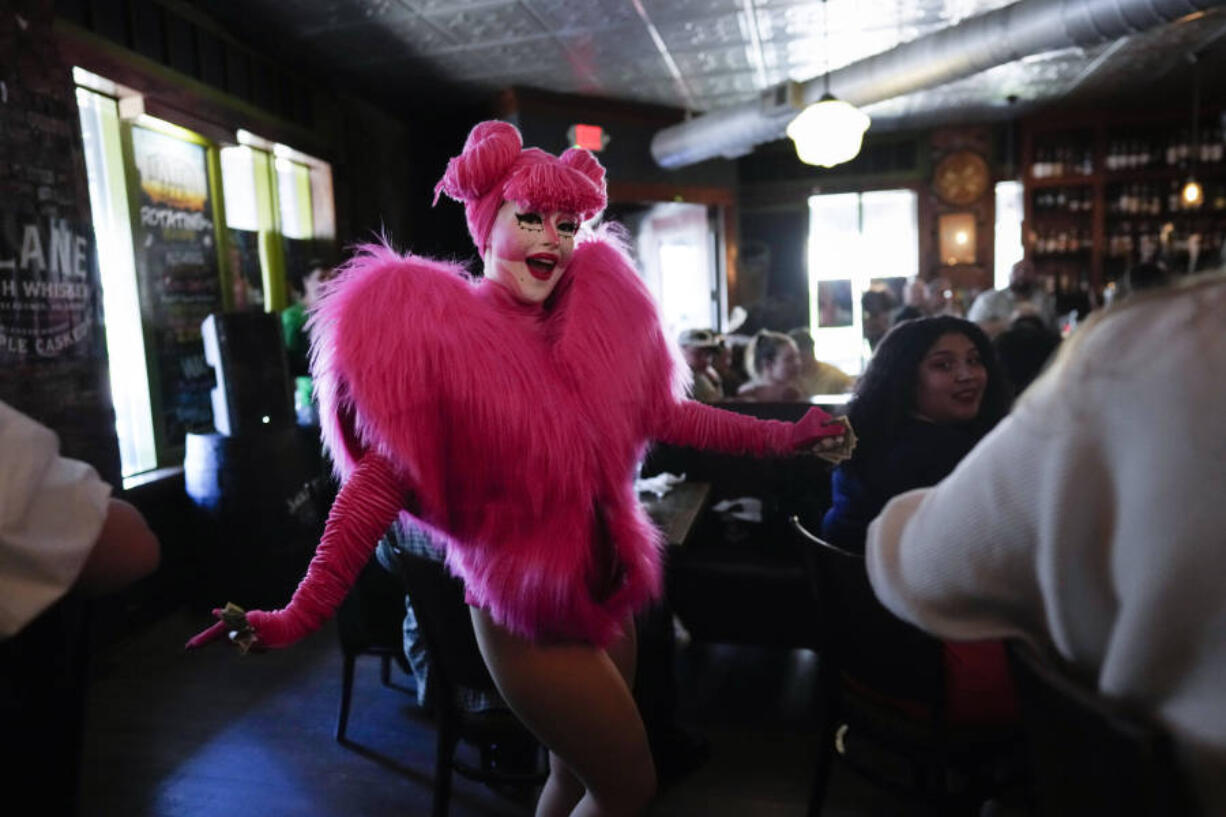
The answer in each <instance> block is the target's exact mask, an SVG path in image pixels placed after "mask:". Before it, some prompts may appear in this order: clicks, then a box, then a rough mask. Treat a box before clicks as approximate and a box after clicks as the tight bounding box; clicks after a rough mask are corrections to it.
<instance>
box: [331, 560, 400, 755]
mask: <svg viewBox="0 0 1226 817" xmlns="http://www.w3.org/2000/svg"><path fill="white" fill-rule="evenodd" d="M404 598H405V597H404V588H403V587H402V586H401V585H400V582H399V581H398V580H397V579H396V577H394V576H392V575H391V574H390V573H388V572H387V571H386V570H384V569H383V568H382V567H381V566H380V565H379V564H378V562H376V561H375V560H374V559H371V560H370V562H368V563H367V565H366V567H365V568H364V569H363V570H362V573H361V574H360V575H359V576H358V580H357V582H356V584H355V585H354V587H353V589H352V590H351V591H350V593H349V595H348V596H346V597H345V601H344V602H342V603H341V606H340V608H339V609H338V610H337V611H336V629H337V634H338V636H339V638H340V644H341V656H342V659H343V660H342V667H341V702H340V710H339V711H338V712H337V715H336V732H335V736H336V740H337V742H338V743H344V742H345V731H346V729H347V727H348V725H349V708H350V704H351V703H352V700H353V671H354V667H355V664H356V663H357V659H358V658H359V657H361V656H363V655H369V656H375V657H377V658H378V659H379V661H380V664H381V666H380V670H379V677H380V680H381V681H382V682H383V685H384V686H388V687H390V686H393V684H392V678H391V672H392V669H391V667H392V662H393V661H394V662H395V663H396V664H397V666H399V667H400V669H401V670H403V671H404V673H405V674H406V675H412V674H413V671H412V669H411V668H410V667H409V663H408V661H407V660H406V659H405V655H404V631H403V629H402V623H403V621H404V604H405V601H404Z"/></svg>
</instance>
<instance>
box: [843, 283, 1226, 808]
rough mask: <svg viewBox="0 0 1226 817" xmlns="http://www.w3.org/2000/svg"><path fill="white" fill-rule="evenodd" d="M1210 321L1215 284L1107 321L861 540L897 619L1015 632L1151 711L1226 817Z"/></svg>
mask: <svg viewBox="0 0 1226 817" xmlns="http://www.w3.org/2000/svg"><path fill="white" fill-rule="evenodd" d="M1224 316H1226V276H1224V275H1215V276H1211V277H1208V278H1204V279H1200V280H1196V281H1191V282H1188V284H1187V285H1186V286H1184V287H1180V288H1178V289H1173V290H1168V291H1163V292H1158V293H1155V294H1152V295H1146V296H1138V297H1137V299H1136V300H1135V301H1129V302H1127V303H1126V304H1121V305H1119V306H1117V307H1115V308H1112V309H1110V310H1108V311H1107V312H1106V313H1104V314H1103V315H1102V316H1101V317H1100V318H1096V319H1095V320H1094V321H1092V322H1091V323H1090V324H1087V325H1086V326H1085V327H1083V329H1082V330H1080V331H1078V332H1077V334H1076V335H1074V336H1073V338H1071V339H1070V340H1069V341H1068V342H1066V344H1065V346H1066V347H1067V348H1064V349H1062V350H1061V352H1060V354H1059V356H1058V357H1057V360H1056V361H1055V362H1054V364H1053V366H1052V367H1051V369H1050V370H1049V371H1048V372H1047V373H1045V374H1044V375H1043V376H1042V377H1040V378H1039V379H1038V380H1037V381H1035V383H1034V384H1033V385H1032V386H1031V388H1030V389H1029V390H1028V391H1027V393H1026V394H1025V396H1024V397H1023V398H1022V400H1021V401H1020V402H1019V404H1018V405H1017V407H1016V408H1015V409H1014V411H1013V413H1012V414H1011V415H1010V416H1009V417H1007V418H1006V419H1005V420H1004V421H1002V422H1001V423H1000V424H999V425H998V426H997V427H996V429H995V430H994V431H992V432H991V433H990V434H989V435H988V436H987V437H985V438H984V439H983V441H982V442H981V443H980V444H979V445H978V446H977V447H976V448H975V450H974V451H972V452H971V453H970V454H969V455H968V456H967V457H966V458H965V459H964V460H962V462H961V463H960V464H959V466H958V467H957V469H956V470H955V471H954V472H953V473H952V474H950V475H949V476H948V477H947V478H946V479H945V480H943V481H942V482H941V483H939V484H938V485H937V486H935V487H933V488H927V489H921V490H917V491H911V492H908V493H905V494H902V495H900V496H898V497H897V498H895V499H894V500H893V501H892V502H890V503H889V504H888V505H887V506H886V507H885V509H884V510H883V511H882V512H881V514H880V515H879V516H878V517H877V518H876V519H875V520H874V521H873V523H872V524H871V525H870V527H869V533H868V540H867V562H868V573H869V577H870V579H871V581H872V584H873V588H874V590H875V591H876V593H877V595H878V597H879V598H880V599H881V601H882V603H884V604H885V605H886V607H888V608H889V609H890V610H892V611H893V612H894V613H895V614H897V615H898V616H900V617H901V618H903V619H905V620H907V621H910V622H912V623H913V624H915V625H917V626H919V627H921V628H923V629H925V630H928V631H929V632H931V633H933V634H935V635H938V636H940V637H942V638H946V639H985V638H1010V637H1019V638H1022V639H1026V640H1028V641H1030V642H1031V643H1034V644H1037V645H1038V646H1040V647H1044V648H1047V649H1052V650H1054V651H1055V652H1056V653H1058V654H1059V655H1060V656H1062V657H1063V658H1064V659H1066V660H1067V661H1068V662H1070V663H1071V665H1072V666H1073V667H1074V668H1075V669H1076V670H1079V671H1081V672H1083V673H1085V674H1086V675H1087V676H1088V677H1093V678H1096V679H1097V684H1098V688H1099V689H1100V691H1101V692H1102V693H1103V694H1104V695H1106V696H1108V697H1111V698H1115V699H1121V700H1126V701H1128V702H1130V703H1133V704H1136V705H1140V706H1143V707H1145V708H1146V709H1147V710H1148V711H1150V712H1152V713H1153V714H1154V715H1155V716H1156V717H1157V718H1158V719H1159V720H1160V721H1161V722H1162V723H1164V724H1165V726H1166V727H1167V728H1168V729H1169V730H1170V732H1171V734H1172V736H1173V737H1174V739H1175V741H1176V743H1177V745H1178V747H1179V749H1180V754H1181V757H1182V758H1183V760H1184V762H1185V763H1186V765H1187V767H1188V770H1189V772H1190V774H1191V778H1192V780H1193V781H1194V783H1195V784H1196V786H1197V788H1198V790H1199V794H1200V797H1201V800H1202V803H1203V805H1205V806H1206V808H1207V810H1208V812H1209V813H1212V814H1226V680H1223V679H1226V323H1224Z"/></svg>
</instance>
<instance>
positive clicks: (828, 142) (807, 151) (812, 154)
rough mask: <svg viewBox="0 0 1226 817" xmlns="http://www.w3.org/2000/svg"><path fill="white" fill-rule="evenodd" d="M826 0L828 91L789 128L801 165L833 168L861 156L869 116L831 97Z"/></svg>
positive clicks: (824, 38)
mask: <svg viewBox="0 0 1226 817" xmlns="http://www.w3.org/2000/svg"><path fill="white" fill-rule="evenodd" d="M828 14H829V12H828V11H827V6H826V0H822V46H823V49H824V50H825V59H826V74H825V78H826V87H825V93H823V94H822V98H821V99H819V100H818V101H817V102H815V103H813V104H812V105H810V106H808V107H807V108H805V109H804V110H803V111H801V112H800V114H799V115H798V116H797V117H796V118H795V119H793V120H792V121H791V122H790V123H789V124H788V127H787V134H788V137H789V138H790V139H791V140H792V142H793V143H794V144H795V145H796V155H797V156H799V157H800V161H802V162H804V163H805V164H810V165H821V166H822V167H834V166H835V165H838V164H842V163H843V162H848V161H851V160H852V159H854V158H855V157H856V154H858V153H859V152H860V146H861V144H862V143H863V140H864V132H865V131H867V130H868V126H869V124H870V123H871V120H870V119H869V118H868V114H866V113H864V112H863V111H861V110H860V109H859V108H857V107H855V106H854V105H851V104H848V103H847V102H844V101H843V100H841V99H838V98H836V97H835V96H834V94H832V93H830V44H829V35H830V23H829V19H828Z"/></svg>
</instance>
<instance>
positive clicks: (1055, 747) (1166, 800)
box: [1008, 642, 1200, 817]
mask: <svg viewBox="0 0 1226 817" xmlns="http://www.w3.org/2000/svg"><path fill="white" fill-rule="evenodd" d="M1008 651H1009V662H1010V669H1011V671H1012V673H1013V678H1014V682H1015V684H1016V686H1017V690H1018V695H1019V698H1020V700H1021V706H1022V714H1023V716H1024V719H1023V727H1024V731H1025V734H1026V739H1027V743H1028V745H1029V749H1030V755H1031V759H1032V763H1033V765H1034V769H1035V778H1036V783H1037V786H1036V799H1037V801H1038V802H1037V805H1038V813H1039V814H1040V815H1053V816H1060V817H1062V816H1063V815H1070V817H1071V815H1084V814H1111V815H1118V816H1120V817H1133V815H1136V817H1141V816H1142V815H1154V814H1170V815H1176V814H1177V815H1181V817H1193V816H1194V815H1197V814H1199V813H1200V811H1199V809H1198V807H1197V804H1196V802H1195V795H1194V794H1193V791H1192V789H1191V787H1190V786H1189V784H1188V782H1187V780H1186V779H1185V777H1184V774H1183V772H1182V770H1181V769H1180V768H1179V766H1178V764H1177V763H1176V758H1175V752H1174V748H1173V746H1172V743H1171V739H1170V736H1169V735H1168V734H1167V732H1166V730H1165V729H1164V728H1163V727H1162V726H1161V725H1160V724H1158V723H1157V721H1156V720H1154V719H1153V717H1152V716H1150V715H1148V714H1146V713H1144V712H1142V711H1140V710H1138V709H1137V708H1135V707H1131V706H1129V705H1127V704H1125V703H1123V702H1118V701H1111V700H1109V699H1107V698H1105V697H1103V696H1102V695H1101V694H1099V693H1098V692H1097V690H1096V689H1095V688H1094V686H1093V685H1092V684H1091V683H1089V682H1087V681H1086V680H1085V679H1081V678H1078V677H1077V676H1076V675H1075V674H1074V673H1073V672H1072V671H1071V670H1070V668H1069V667H1068V666H1067V665H1066V664H1065V663H1064V662H1063V661H1061V660H1060V659H1059V658H1057V657H1055V656H1050V655H1041V654H1040V653H1039V652H1037V651H1036V650H1034V649H1033V648H1031V647H1029V646H1027V645H1025V644H1023V643H1021V642H1013V643H1010V644H1009V645H1008Z"/></svg>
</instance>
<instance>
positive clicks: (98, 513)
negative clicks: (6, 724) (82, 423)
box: [0, 402, 158, 638]
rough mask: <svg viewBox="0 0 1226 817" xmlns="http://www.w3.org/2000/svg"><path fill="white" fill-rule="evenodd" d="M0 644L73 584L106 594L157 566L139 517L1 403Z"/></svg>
mask: <svg viewBox="0 0 1226 817" xmlns="http://www.w3.org/2000/svg"><path fill="white" fill-rule="evenodd" d="M0 451H3V452H4V454H3V456H2V457H0V638H5V637H8V636H12V635H14V634H15V633H17V632H18V631H20V630H21V629H22V628H23V627H25V625H26V624H28V623H29V622H30V621H32V620H33V619H34V618H35V617H36V616H38V615H39V614H40V613H41V612H42V611H43V610H45V609H46V608H47V607H49V606H50V605H52V604H53V603H55V602H56V601H57V600H58V599H59V598H60V597H61V596H63V595H64V594H65V593H67V592H68V591H69V590H70V589H71V588H72V587H73V586H79V587H81V588H82V589H83V590H85V591H86V592H89V593H105V592H110V591H112V590H115V589H117V588H118V587H120V586H122V585H124V584H126V583H128V582H129V581H132V580H134V579H136V578H139V577H140V576H144V575H146V574H148V573H150V572H152V570H153V569H154V568H155V567H156V565H157V561H158V545H157V540H156V539H155V538H154V537H153V534H152V533H151V532H150V531H149V529H148V527H147V526H146V525H145V521H144V518H143V517H141V516H140V514H139V513H138V512H137V511H136V509H135V508H133V507H132V506H131V505H128V504H127V503H126V502H123V501H121V500H117V499H113V498H111V486H110V485H108V484H107V483H106V482H104V481H103V480H102V479H101V478H100V477H99V476H98V473H97V472H96V471H95V470H94V469H93V468H92V467H91V466H90V465H88V464H86V463H84V462H81V461H79V460H74V459H70V458H67V457H62V456H60V455H59V438H58V437H57V436H56V435H55V433H54V432H53V431H51V430H50V429H48V428H46V427H45V426H43V425H41V424H39V423H37V422H35V421H34V420H33V419H31V418H29V417H27V416H26V415H24V414H22V413H21V412H19V411H17V410H16V409H14V408H12V407H11V406H9V405H8V404H6V403H4V402H0Z"/></svg>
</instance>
